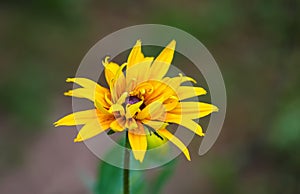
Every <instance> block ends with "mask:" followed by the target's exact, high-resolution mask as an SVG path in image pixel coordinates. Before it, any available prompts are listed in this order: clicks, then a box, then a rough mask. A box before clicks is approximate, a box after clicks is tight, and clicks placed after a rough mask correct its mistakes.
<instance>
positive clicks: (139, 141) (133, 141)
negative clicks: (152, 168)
mask: <svg viewBox="0 0 300 194" xmlns="http://www.w3.org/2000/svg"><path fill="white" fill-rule="evenodd" d="M128 139H129V143H130V146H131V149H132V151H133V156H134V158H135V159H136V160H138V161H140V162H143V160H144V157H145V153H146V150H147V137H146V135H145V130H144V127H143V125H142V124H141V123H138V128H136V129H135V130H129V131H128Z"/></svg>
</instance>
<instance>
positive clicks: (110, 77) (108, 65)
mask: <svg viewBox="0 0 300 194" xmlns="http://www.w3.org/2000/svg"><path fill="white" fill-rule="evenodd" d="M108 60H109V57H106V58H105V60H104V61H102V63H103V65H104V67H105V70H104V73H105V78H106V81H107V84H108V85H109V86H110V87H111V86H112V83H113V82H114V78H115V76H116V74H117V72H118V70H119V68H120V66H119V65H118V64H116V63H114V62H108Z"/></svg>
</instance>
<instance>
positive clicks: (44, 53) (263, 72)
mask: <svg viewBox="0 0 300 194" xmlns="http://www.w3.org/2000/svg"><path fill="white" fill-rule="evenodd" d="M299 8H300V1H298V0H287V1H285V0H266V1H259V0H253V1H238V0H223V1H216V0H213V1H208V0H201V1H197V0H191V1H187V0H186V1H179V0H173V1H158V0H154V1H148V2H144V1H137V0H126V1H124V0H110V1H105V2H101V1H95V0H87V1H84V0H43V1H38V0H28V1H24V2H20V1H16V0H11V1H1V2H0V24H1V25H0V63H1V64H0V75H1V79H0V123H1V124H0V129H1V135H0V193H25V194H26V193H28V194H29V193H88V192H89V189H88V185H89V183H90V182H91V181H92V180H93V179H95V177H96V171H97V163H98V162H99V160H98V159H97V158H96V157H95V156H94V155H93V154H92V153H90V152H89V151H88V149H87V148H86V147H85V146H84V145H83V144H74V143H73V142H72V141H73V137H74V136H75V135H76V129H75V128H54V127H53V126H52V122H53V121H55V120H56V119H57V118H58V117H60V116H61V115H62V114H65V113H68V112H70V111H71V99H70V98H67V97H64V96H63V95H62V94H63V92H64V91H65V90H67V89H69V88H70V87H71V85H69V84H66V83H65V78H67V77H72V76H74V75H75V72H76V69H77V67H78V65H79V63H80V61H81V59H82V58H83V56H84V55H85V53H86V52H87V51H88V50H89V48H90V47H91V46H92V45H93V44H95V43H96V42H97V41H98V40H100V39H101V38H103V37H104V36H105V35H107V34H109V33H111V32H114V31H116V30H118V29H121V28H123V27H127V26H131V25H136V24H144V23H159V24H165V25H170V26H174V27H177V28H180V29H182V30H185V31H187V32H189V33H190V34H192V35H193V36H195V37H196V38H198V39H199V40H200V41H201V42H202V43H203V44H204V45H205V46H206V47H207V48H208V50H209V51H210V52H211V53H212V55H213V56H214V57H215V59H216V61H217V63H218V64H219V67H220V69H221V71H222V73H223V77H224V80H225V84H226V88H227V95H228V109H227V117H226V121H225V124H224V127H223V130H222V132H221V135H220V137H219V138H218V140H217V142H216V144H215V145H214V147H213V149H212V150H211V151H210V152H209V153H208V154H206V155H205V156H203V157H199V156H198V154H197V152H198V148H199V145H200V141H201V138H198V137H196V138H195V139H194V140H193V142H192V144H191V145H190V146H189V148H190V152H191V155H192V162H187V161H186V160H185V158H184V157H183V156H180V160H179V162H178V163H179V164H178V166H177V167H176V168H175V170H174V174H173V176H172V177H171V178H170V180H169V181H168V182H167V184H166V185H165V187H164V188H163V193H209V194H217V193H220V194H223V193H230V194H232V193H242V194H247V193H249V194H250V193H256V194H267V193H286V194H296V193H300V184H299V182H300V154H299V148H300V120H299V116H300V90H299V89H300V67H299V63H300V44H299V43H300V36H299V35H300V9H299ZM155 171H156V170H153V171H147V176H149V177H151V176H152V175H153V174H155Z"/></svg>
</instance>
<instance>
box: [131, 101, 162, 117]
mask: <svg viewBox="0 0 300 194" xmlns="http://www.w3.org/2000/svg"><path fill="white" fill-rule="evenodd" d="M165 114H166V111H165V109H164V107H163V105H162V103H161V102H159V101H154V102H153V103H151V104H149V105H147V106H146V107H145V108H144V109H143V110H141V111H140V112H138V114H137V116H136V118H137V119H138V120H143V119H148V120H156V119H161V120H162V119H163V118H164V117H165Z"/></svg>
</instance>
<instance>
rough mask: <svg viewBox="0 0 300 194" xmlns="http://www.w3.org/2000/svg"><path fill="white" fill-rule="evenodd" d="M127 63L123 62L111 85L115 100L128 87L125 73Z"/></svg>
mask: <svg viewBox="0 0 300 194" xmlns="http://www.w3.org/2000/svg"><path fill="white" fill-rule="evenodd" d="M126 65H127V63H124V64H122V65H121V66H120V67H119V69H118V70H117V72H116V74H115V77H114V78H113V84H112V86H111V87H110V89H111V93H112V99H113V101H114V102H116V100H117V99H118V98H119V97H120V96H121V95H122V94H123V92H125V89H126V79H125V76H124V73H123V69H124V67H125V66H126Z"/></svg>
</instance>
